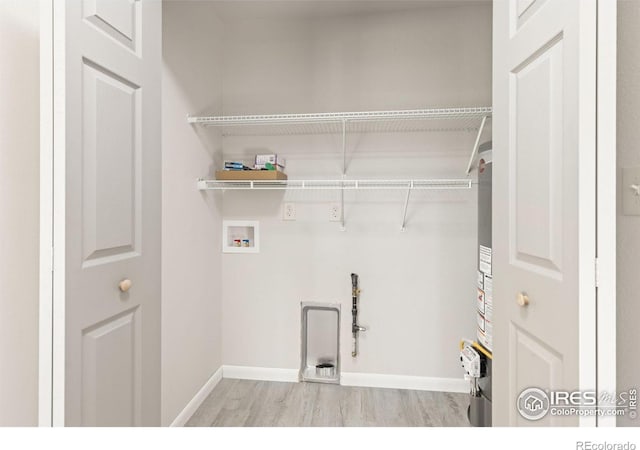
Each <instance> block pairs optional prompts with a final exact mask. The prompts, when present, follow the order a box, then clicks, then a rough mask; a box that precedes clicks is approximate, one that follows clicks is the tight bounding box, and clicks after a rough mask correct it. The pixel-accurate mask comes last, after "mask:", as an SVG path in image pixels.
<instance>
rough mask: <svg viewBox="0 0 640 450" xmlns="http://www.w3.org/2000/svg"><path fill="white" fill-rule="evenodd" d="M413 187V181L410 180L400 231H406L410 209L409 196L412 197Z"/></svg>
mask: <svg viewBox="0 0 640 450" xmlns="http://www.w3.org/2000/svg"><path fill="white" fill-rule="evenodd" d="M412 189H413V181H410V182H409V189H407V196H406V197H405V199H404V211H403V213H402V226H401V227H400V231H402V232H404V231H405V230H406V225H407V210H408V209H409V197H411V191H412Z"/></svg>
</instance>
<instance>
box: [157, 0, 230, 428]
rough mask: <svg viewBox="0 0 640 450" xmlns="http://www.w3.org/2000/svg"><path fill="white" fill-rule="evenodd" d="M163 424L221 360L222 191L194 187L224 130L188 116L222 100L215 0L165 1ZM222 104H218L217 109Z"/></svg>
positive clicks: (211, 163)
mask: <svg viewBox="0 0 640 450" xmlns="http://www.w3.org/2000/svg"><path fill="white" fill-rule="evenodd" d="M162 15H163V58H164V71H163V88H162V89H163V98H162V101H163V104H162V120H163V127H162V130H163V131H162V152H163V170H162V177H163V192H162V202H163V212H162V233H163V238H162V251H163V255H162V293H163V294H162V295H163V297H162V424H163V425H169V424H171V423H172V422H173V420H174V419H175V418H176V416H177V415H178V414H179V413H180V412H181V411H182V410H183V408H184V407H185V406H186V405H187V403H188V402H189V401H190V400H191V399H192V398H193V396H194V395H195V394H196V392H198V390H199V389H200V388H201V387H202V386H203V385H204V384H205V382H206V381H207V380H208V379H209V378H210V377H211V375H213V373H214V372H215V371H216V370H217V369H218V368H220V366H221V365H222V357H221V351H222V343H221V329H220V325H221V280H220V276H221V270H222V269H221V267H220V233H221V231H220V214H221V213H220V208H221V205H220V199H219V198H218V197H216V196H213V195H209V194H203V193H201V192H200V191H198V190H197V189H196V179H197V178H198V177H201V176H203V175H205V174H206V173H207V171H208V170H209V169H210V168H211V167H212V166H214V165H215V164H217V162H216V160H217V159H219V156H218V157H217V158H216V154H218V155H219V154H220V145H221V141H220V138H219V137H218V136H217V135H216V134H215V132H209V133H199V132H198V130H196V129H194V128H192V127H191V126H190V125H188V124H187V115H188V114H198V113H201V112H202V111H203V110H204V109H205V108H207V109H208V110H209V111H212V112H215V108H216V106H217V108H218V109H219V108H221V105H222V99H221V89H222V72H221V67H222V61H221V56H222V54H221V47H220V45H221V36H222V29H221V27H220V23H219V22H218V20H217V18H216V16H215V15H214V14H213V11H212V9H211V4H210V3H206V2H189V3H185V2H172V1H165V2H163V14H162ZM218 112H220V111H218Z"/></svg>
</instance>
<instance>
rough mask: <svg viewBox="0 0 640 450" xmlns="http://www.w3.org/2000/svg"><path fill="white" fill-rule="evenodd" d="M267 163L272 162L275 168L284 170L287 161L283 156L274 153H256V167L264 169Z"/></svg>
mask: <svg viewBox="0 0 640 450" xmlns="http://www.w3.org/2000/svg"><path fill="white" fill-rule="evenodd" d="M267 163H269V164H273V165H274V166H275V167H276V168H277V170H284V168H285V167H286V165H287V163H286V161H285V159H284V158H281V157H279V156H278V155H276V154H270V155H256V162H255V168H256V169H265V168H266V166H267Z"/></svg>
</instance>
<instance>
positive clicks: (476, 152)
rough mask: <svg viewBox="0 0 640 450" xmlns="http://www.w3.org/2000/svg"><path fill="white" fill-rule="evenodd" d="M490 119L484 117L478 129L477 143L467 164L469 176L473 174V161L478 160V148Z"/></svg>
mask: <svg viewBox="0 0 640 450" xmlns="http://www.w3.org/2000/svg"><path fill="white" fill-rule="evenodd" d="M489 117H490V116H484V117H483V118H482V122H480V128H478V135H477V136H476V140H475V143H474V144H473V150H472V151H471V157H469V164H467V171H466V173H467V175H469V174H470V173H471V168H472V167H473V160H474V159H476V155H477V154H478V148H480V138H481V137H482V132H483V131H484V127H485V125H486V123H487V119H488V118H489Z"/></svg>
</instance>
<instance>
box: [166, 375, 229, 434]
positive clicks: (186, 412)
mask: <svg viewBox="0 0 640 450" xmlns="http://www.w3.org/2000/svg"><path fill="white" fill-rule="evenodd" d="M222 373H223V369H222V367H220V368H219V369H218V370H216V372H215V373H214V374H213V375H212V376H211V378H209V380H207V382H206V383H205V384H204V386H202V387H201V388H200V390H199V391H198V392H197V393H196V395H195V396H194V397H193V398H192V399H191V401H190V402H189V403H187V406H185V407H184V409H183V410H182V411H180V414H178V416H177V417H176V418H175V419H174V420H173V422H171V425H170V426H172V427H183V426H184V425H185V424H186V423H187V422H188V421H189V419H190V418H191V416H193V414H194V413H195V412H196V410H197V409H198V408H199V407H200V405H202V402H204V401H205V399H206V398H207V397H208V396H209V394H211V391H213V389H214V388H215V387H216V386H217V385H218V383H219V382H220V380H222Z"/></svg>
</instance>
